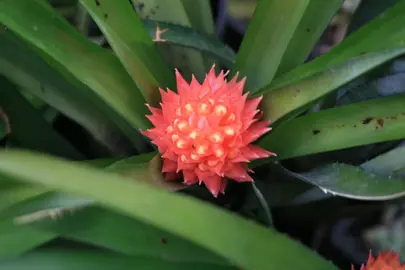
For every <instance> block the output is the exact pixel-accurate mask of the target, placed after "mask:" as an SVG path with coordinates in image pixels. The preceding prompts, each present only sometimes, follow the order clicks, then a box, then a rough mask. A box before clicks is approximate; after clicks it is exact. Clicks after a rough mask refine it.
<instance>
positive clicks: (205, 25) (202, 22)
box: [181, 0, 215, 35]
mask: <svg viewBox="0 0 405 270" xmlns="http://www.w3.org/2000/svg"><path fill="white" fill-rule="evenodd" d="M181 3H182V4H183V7H184V10H185V11H186V14H187V17H188V19H189V20H190V25H191V26H192V28H194V29H198V30H199V31H202V32H205V33H208V34H209V35H214V34H215V27H214V20H213V18H212V12H211V5H210V3H209V2H208V1H194V0H181Z"/></svg>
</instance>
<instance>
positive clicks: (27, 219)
mask: <svg viewBox="0 0 405 270" xmlns="http://www.w3.org/2000/svg"><path fill="white" fill-rule="evenodd" d="M0 218H1V219H10V218H14V223H15V224H16V226H21V227H23V228H24V227H26V226H29V227H33V228H35V229H37V230H38V231H46V232H52V233H54V234H57V235H58V236H60V237H64V238H69V239H73V240H76V241H79V242H83V243H88V244H93V245H96V246H100V247H104V248H109V249H111V250H115V251H119V252H121V253H123V254H126V255H131V256H146V257H153V258H158V259H162V260H167V261H177V262H180V261H181V262H192V261H194V262H207V263H213V264H221V265H226V264H227V263H226V262H225V261H224V260H223V259H222V258H220V257H218V256H216V255H214V254H213V253H211V252H209V251H207V250H205V249H203V248H200V247H199V246H196V245H194V244H192V243H190V242H188V241H185V240H184V239H182V238H179V237H176V236H174V235H172V234H169V233H167V232H164V231H162V230H159V229H156V228H155V227H152V226H148V225H145V224H143V223H141V222H139V221H136V220H134V219H131V218H129V217H126V216H123V215H119V214H117V213H114V212H111V211H108V210H105V209H103V208H100V207H98V206H94V205H93V206H92V202H91V201H88V200H84V199H80V198H77V197H72V196H70V195H69V196H67V195H65V194H61V193H56V192H47V193H44V194H41V195H38V196H35V197H32V198H29V199H27V200H24V201H21V202H19V203H17V204H14V205H13V206H12V207H9V208H8V209H6V210H4V211H2V212H1V214H0Z"/></svg>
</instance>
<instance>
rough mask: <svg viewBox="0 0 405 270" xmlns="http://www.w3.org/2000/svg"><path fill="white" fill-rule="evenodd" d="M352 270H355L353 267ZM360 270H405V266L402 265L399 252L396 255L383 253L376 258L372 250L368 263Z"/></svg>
mask: <svg viewBox="0 0 405 270" xmlns="http://www.w3.org/2000/svg"><path fill="white" fill-rule="evenodd" d="M352 270H355V269H354V266H353V265H352ZM360 270H405V264H402V265H401V262H400V260H399V252H398V253H396V254H395V253H394V252H392V251H388V252H386V251H383V252H381V253H380V254H379V255H378V257H377V258H374V257H373V255H372V253H371V250H370V254H369V256H368V260H367V263H366V265H362V266H361V268H360Z"/></svg>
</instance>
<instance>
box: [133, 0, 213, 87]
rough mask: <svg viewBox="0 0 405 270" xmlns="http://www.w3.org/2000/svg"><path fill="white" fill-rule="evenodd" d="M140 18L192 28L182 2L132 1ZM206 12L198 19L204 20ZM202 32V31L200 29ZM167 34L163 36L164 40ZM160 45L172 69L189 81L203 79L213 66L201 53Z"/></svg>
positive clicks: (180, 0) (173, 0)
mask: <svg viewBox="0 0 405 270" xmlns="http://www.w3.org/2000/svg"><path fill="white" fill-rule="evenodd" d="M131 1H132V3H133V5H134V7H135V9H136V12H137V14H138V16H139V17H140V18H142V19H145V20H149V19H150V20H154V21H158V22H170V23H175V24H180V25H183V26H187V27H192V25H191V22H192V19H190V17H189V16H188V14H187V10H186V9H185V7H184V6H183V2H182V0H172V1H165V0H148V1H144V0H131ZM204 12H205V11H204V10H201V11H200V12H198V13H199V15H198V17H200V18H202V16H204V15H203V13H204ZM161 30H163V29H161ZM200 30H201V29H200ZM164 35H165V33H163V34H162V36H163V39H164ZM156 43H157V44H158V47H159V50H160V52H161V53H162V55H163V56H164V58H165V60H166V63H167V64H169V65H170V66H171V67H172V68H177V69H179V70H181V72H182V75H183V76H184V77H185V78H186V79H187V80H190V79H191V75H192V74H194V75H195V76H196V77H197V79H200V80H201V79H203V78H204V76H205V73H206V72H207V71H208V69H209V67H210V66H211V64H209V65H207V63H206V62H205V61H204V58H203V57H202V55H201V53H200V52H195V51H192V50H190V49H184V48H173V47H169V46H163V44H164V42H163V44H162V46H161V45H160V42H156Z"/></svg>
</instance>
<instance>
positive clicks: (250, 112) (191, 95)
mask: <svg viewBox="0 0 405 270" xmlns="http://www.w3.org/2000/svg"><path fill="white" fill-rule="evenodd" d="M214 67H215V66H214ZM214 67H212V69H211V70H210V72H209V73H208V74H207V76H206V78H205V80H204V82H203V83H202V84H199V83H198V82H197V80H196V79H195V78H194V76H193V77H192V80H191V83H190V84H188V83H187V82H186V81H185V80H184V79H183V77H182V76H181V75H180V73H179V72H178V71H177V70H176V80H177V94H176V93H174V92H172V91H171V90H170V89H168V91H167V92H166V91H163V90H162V89H160V92H161V95H162V102H161V103H160V105H161V108H153V107H150V106H149V105H147V106H148V107H149V109H150V111H151V112H152V115H148V116H147V117H148V119H149V120H150V121H151V122H152V124H153V125H154V128H151V129H148V130H146V131H143V132H142V133H143V134H144V135H145V136H147V137H149V138H150V139H151V140H152V143H154V144H155V145H157V147H158V149H159V152H160V153H161V155H162V159H163V169H162V171H163V172H164V173H165V179H166V180H175V179H178V177H180V176H181V173H182V176H183V178H184V183H185V184H187V185H192V184H195V183H197V182H198V183H199V184H201V183H202V182H203V183H204V184H205V186H206V187H207V188H208V189H209V191H210V192H211V193H212V194H213V195H214V197H217V196H218V193H219V192H221V193H224V190H225V186H226V184H227V179H233V180H235V181H238V182H253V179H252V178H251V177H250V176H249V174H248V172H251V170H249V169H248V166H247V163H248V162H249V161H251V160H254V159H259V158H265V157H269V156H271V155H275V154H274V153H271V152H268V151H266V150H264V149H261V148H260V147H258V146H255V145H253V144H251V143H252V142H253V141H255V140H256V139H258V138H259V137H260V136H261V135H263V134H264V133H266V132H268V131H269V130H271V128H269V127H268V125H269V124H270V121H259V119H260V117H261V115H262V114H261V113H260V110H258V108H257V107H258V105H259V103H260V100H261V98H262V97H256V98H253V99H247V95H248V93H246V94H243V87H244V84H245V79H242V80H240V81H239V82H237V77H238V75H236V76H235V77H234V78H233V79H232V80H231V81H230V82H227V81H226V79H225V76H226V75H227V74H224V72H223V71H221V73H220V74H219V75H218V76H216V75H215V71H214Z"/></svg>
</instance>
